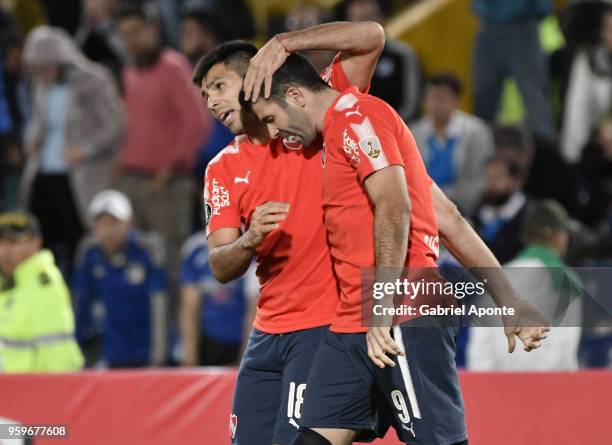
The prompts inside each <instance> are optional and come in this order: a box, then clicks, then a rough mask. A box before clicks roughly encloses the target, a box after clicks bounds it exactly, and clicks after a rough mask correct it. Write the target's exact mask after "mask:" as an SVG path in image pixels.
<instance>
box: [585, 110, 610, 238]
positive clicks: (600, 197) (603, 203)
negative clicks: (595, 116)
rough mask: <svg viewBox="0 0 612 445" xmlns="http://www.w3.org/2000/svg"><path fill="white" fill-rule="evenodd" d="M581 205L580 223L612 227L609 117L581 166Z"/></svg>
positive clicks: (598, 132)
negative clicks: (582, 204)
mask: <svg viewBox="0 0 612 445" xmlns="http://www.w3.org/2000/svg"><path fill="white" fill-rule="evenodd" d="M580 176H581V181H580V183H581V184H582V188H581V190H580V192H579V195H580V196H581V198H582V199H581V201H582V202H583V203H584V206H583V208H582V209H581V214H580V216H581V220H582V222H584V223H585V224H587V225H589V226H591V227H594V228H596V227H598V226H603V227H602V228H604V229H607V231H609V229H610V228H611V227H612V116H609V117H607V118H605V119H604V120H602V122H601V124H600V125H599V128H598V129H597V130H596V132H595V134H594V137H593V138H592V139H591V142H590V143H589V144H588V145H587V146H586V148H585V149H584V154H583V156H582V160H581V162H580Z"/></svg>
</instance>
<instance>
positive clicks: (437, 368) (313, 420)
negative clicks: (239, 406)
mask: <svg viewBox="0 0 612 445" xmlns="http://www.w3.org/2000/svg"><path fill="white" fill-rule="evenodd" d="M458 326H459V319H458V318H454V317H453V318H450V317H433V316H432V317H421V318H419V319H416V320H412V321H409V322H406V323H403V324H401V325H400V326H396V327H394V328H393V330H392V333H393V337H394V339H395V341H396V342H397V343H398V345H399V346H400V348H404V350H405V355H404V356H398V357H394V361H395V362H396V366H395V367H394V368H393V367H389V366H386V367H385V368H384V369H380V368H378V367H377V366H375V365H374V363H372V361H371V360H370V358H369V357H368V351H367V344H366V335H365V333H362V334H337V333H334V332H331V331H330V332H328V333H327V334H326V336H325V338H324V339H323V341H322V342H321V346H320V347H319V351H318V353H317V356H316V358H315V360H314V363H313V365H312V369H311V372H310V376H309V378H308V392H307V393H306V397H305V400H304V408H303V412H302V421H301V422H300V427H304V428H339V429H351V430H355V431H360V436H359V437H358V439H357V441H360V442H371V441H373V440H374V439H375V438H377V437H383V436H384V435H385V433H386V432H387V430H388V428H389V427H390V426H393V427H394V428H395V430H396V432H397V435H398V437H399V438H400V440H402V441H403V442H405V443H410V444H411V445H450V444H454V443H457V442H462V441H464V440H467V432H466V427H465V415H464V408H463V399H462V396H461V388H460V386H459V379H458V376H457V370H456V367H455V340H456V336H457V333H458V330H459V327H458Z"/></svg>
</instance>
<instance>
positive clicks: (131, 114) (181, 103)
mask: <svg viewBox="0 0 612 445" xmlns="http://www.w3.org/2000/svg"><path fill="white" fill-rule="evenodd" d="M119 28H120V30H121V34H122V36H123V40H124V43H125V45H126V47H127V49H128V51H129V52H130V54H131V55H132V58H133V64H130V65H127V66H126V67H125V68H124V71H123V88H124V95H125V102H126V106H127V112H128V119H129V122H130V125H129V127H128V131H127V137H126V140H125V144H124V146H123V148H122V151H121V155H120V159H119V162H118V166H117V167H118V168H117V169H116V172H115V177H116V179H118V187H119V188H120V189H121V190H122V191H124V192H125V193H126V194H127V195H128V196H129V198H130V201H131V202H132V204H133V206H134V223H135V225H136V227H139V228H141V229H143V230H153V231H155V232H157V233H159V234H160V235H162V237H163V238H164V241H165V243H166V246H167V248H168V266H169V270H170V274H171V278H173V280H172V282H173V283H174V282H175V280H174V278H176V275H177V274H178V268H179V252H180V249H181V246H182V244H183V242H184V241H185V239H187V237H188V236H189V234H190V233H191V214H192V197H193V194H194V193H195V184H194V180H193V176H192V171H193V168H194V165H195V162H196V154H197V150H198V149H199V148H200V146H201V145H202V141H203V140H204V137H205V135H206V132H207V131H208V128H209V119H208V118H207V115H206V113H205V110H204V107H203V106H202V104H201V102H200V97H199V94H198V93H197V91H196V90H195V89H194V88H193V86H192V85H191V82H190V77H191V67H190V65H189V62H188V60H187V59H186V58H185V57H184V56H183V55H182V54H180V53H178V52H176V51H174V50H172V49H169V48H164V47H163V46H162V45H161V41H160V35H159V26H158V24H157V23H156V22H155V20H154V18H152V17H150V16H149V15H147V14H146V13H145V11H144V10H143V9H140V8H136V7H131V8H127V9H124V10H123V12H122V14H121V15H120V19H119Z"/></svg>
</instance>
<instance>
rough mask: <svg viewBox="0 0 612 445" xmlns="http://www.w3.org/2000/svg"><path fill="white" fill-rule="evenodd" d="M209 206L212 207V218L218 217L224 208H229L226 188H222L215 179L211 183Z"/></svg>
mask: <svg viewBox="0 0 612 445" xmlns="http://www.w3.org/2000/svg"><path fill="white" fill-rule="evenodd" d="M210 204H211V206H212V212H211V215H212V216H214V215H220V214H221V209H222V208H224V207H229V205H230V200H229V191H228V190H227V188H225V187H223V186H222V185H221V184H220V183H219V181H217V180H216V179H213V181H212V191H211V196H210ZM212 216H211V218H212Z"/></svg>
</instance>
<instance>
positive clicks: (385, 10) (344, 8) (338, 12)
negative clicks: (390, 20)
mask: <svg viewBox="0 0 612 445" xmlns="http://www.w3.org/2000/svg"><path fill="white" fill-rule="evenodd" d="M358 1H365V0H344V1H341V2H340V3H338V5H337V6H336V7H335V8H334V16H335V17H336V20H341V21H346V16H347V13H348V9H349V7H350V6H351V5H352V4H353V3H355V2H358ZM368 1H374V2H375V3H376V4H377V6H378V10H379V11H380V14H381V15H382V16H383V17H385V16H387V15H389V12H390V10H391V8H390V5H389V2H388V1H381V0H368Z"/></svg>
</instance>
